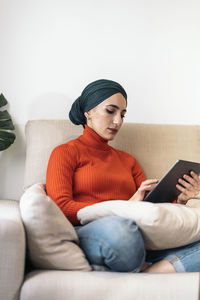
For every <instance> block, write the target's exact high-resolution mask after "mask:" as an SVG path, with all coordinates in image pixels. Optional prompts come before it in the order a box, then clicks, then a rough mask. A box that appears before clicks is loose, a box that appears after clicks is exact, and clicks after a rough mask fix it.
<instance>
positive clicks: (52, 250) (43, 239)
mask: <svg viewBox="0 0 200 300" xmlns="http://www.w3.org/2000/svg"><path fill="white" fill-rule="evenodd" d="M20 211H21V216H22V220H23V223H24V226H25V230H26V234H27V242H28V249H29V255H30V260H31V262H32V263H33V265H34V266H35V267H38V268H44V269H59V270H82V271H90V270H91V267H90V265H89V263H88V261H87V260H86V258H85V255H84V253H83V251H82V250H81V248H80V247H79V246H78V243H79V240H78V236H77V234H76V231H75V229H74V228H73V226H72V224H71V223H70V222H69V221H68V219H67V218H66V217H65V215H64V214H63V213H62V211H61V210H60V208H59V207H58V206H57V205H56V204H55V203H54V201H53V200H51V199H50V198H49V197H48V196H47V195H46V192H45V186H44V185H42V184H35V185H33V186H31V187H30V188H28V189H27V190H26V191H25V193H24V194H23V196H22V198H21V200H20Z"/></svg>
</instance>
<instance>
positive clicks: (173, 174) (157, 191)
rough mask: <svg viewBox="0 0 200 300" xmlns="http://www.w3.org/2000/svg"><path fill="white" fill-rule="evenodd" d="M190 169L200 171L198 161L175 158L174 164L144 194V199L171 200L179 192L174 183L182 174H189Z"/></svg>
mask: <svg viewBox="0 0 200 300" xmlns="http://www.w3.org/2000/svg"><path fill="white" fill-rule="evenodd" d="M191 171H194V172H195V173H197V174H199V173H200V163H196V162H191V161H186V160H177V161H176V162H175V164H174V165H173V166H172V167H171V168H170V169H169V170H168V172H167V173H166V174H165V175H164V176H163V177H162V178H161V179H160V181H159V182H158V183H157V184H156V185H155V187H154V188H153V189H152V190H151V191H150V192H149V193H148V194H147V195H146V197H145V198H144V201H149V202H154V203H162V202H173V201H174V200H175V199H177V197H178V195H179V194H180V193H181V192H180V191H179V190H178V189H177V188H176V184H177V183H178V179H179V178H182V177H183V175H184V174H187V175H189V174H190V172H191Z"/></svg>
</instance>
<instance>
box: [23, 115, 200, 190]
mask: <svg viewBox="0 0 200 300" xmlns="http://www.w3.org/2000/svg"><path fill="white" fill-rule="evenodd" d="M82 131H83V128H82V126H75V125H73V124H72V123H71V122H70V121H67V120H66V121H64V120H42V121H41V120H34V121H29V122H28V123H27V125H26V145H27V150H26V165H25V178H24V187H25V188H26V187H28V186H31V185H32V184H34V183H38V182H41V183H45V182H46V178H45V176H46V167H47V163H48V160H49V156H50V153H51V151H52V150H53V148H55V147H56V146H57V145H58V144H62V143H65V142H67V141H68V140H71V139H74V138H76V137H78V136H79V135H80V134H81V133H82ZM199 137H200V126H195V125H161V124H136V123H124V124H123V126H122V128H121V129H120V132H119V133H118V134H117V136H116V138H115V139H114V140H113V141H112V142H111V143H110V144H111V145H112V146H114V147H115V148H117V149H120V150H124V151H126V152H128V153H130V154H132V155H134V156H135V158H136V159H137V160H138V162H139V163H140V165H141V166H142V168H143V170H144V173H145V175H146V177H147V178H161V176H162V175H163V174H164V173H165V172H166V171H167V170H168V169H169V168H170V167H171V165H172V164H173V163H174V162H175V161H176V160H177V159H185V160H191V161H199V157H200V138H199Z"/></svg>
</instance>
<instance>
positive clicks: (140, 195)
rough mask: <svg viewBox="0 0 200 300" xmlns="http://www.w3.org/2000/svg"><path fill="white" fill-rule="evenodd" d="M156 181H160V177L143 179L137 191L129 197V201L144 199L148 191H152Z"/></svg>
mask: <svg viewBox="0 0 200 300" xmlns="http://www.w3.org/2000/svg"><path fill="white" fill-rule="evenodd" d="M156 183H158V179H147V180H145V181H143V182H142V183H141V185H140V187H139V189H138V190H137V192H136V193H135V194H134V195H133V196H132V197H131V198H130V199H129V201H142V200H143V199H144V196H145V194H146V192H149V191H151V190H152V189H153V187H154V184H156Z"/></svg>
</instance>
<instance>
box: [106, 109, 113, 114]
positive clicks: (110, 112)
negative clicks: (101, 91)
mask: <svg viewBox="0 0 200 300" xmlns="http://www.w3.org/2000/svg"><path fill="white" fill-rule="evenodd" d="M106 111H107V113H109V114H114V110H109V109H106Z"/></svg>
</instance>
